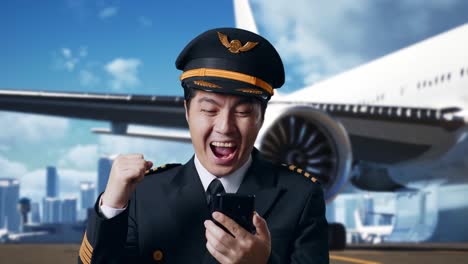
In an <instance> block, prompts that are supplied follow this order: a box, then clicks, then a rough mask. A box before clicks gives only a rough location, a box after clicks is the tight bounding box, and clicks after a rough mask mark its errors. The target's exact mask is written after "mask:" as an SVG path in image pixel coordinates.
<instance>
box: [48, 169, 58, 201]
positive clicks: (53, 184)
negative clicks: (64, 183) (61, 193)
mask: <svg viewBox="0 0 468 264" xmlns="http://www.w3.org/2000/svg"><path fill="white" fill-rule="evenodd" d="M46 189H47V190H46V191H47V192H46V197H57V196H58V175H57V169H56V168H55V167H53V166H48V167H47V183H46Z"/></svg>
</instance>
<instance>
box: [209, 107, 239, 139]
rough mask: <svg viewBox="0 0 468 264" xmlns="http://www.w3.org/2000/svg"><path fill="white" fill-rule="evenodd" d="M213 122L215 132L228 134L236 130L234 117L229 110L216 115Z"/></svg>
mask: <svg viewBox="0 0 468 264" xmlns="http://www.w3.org/2000/svg"><path fill="white" fill-rule="evenodd" d="M215 122H216V123H215V127H214V130H215V132H217V133H220V134H224V135H229V134H231V133H233V132H234V131H235V130H236V122H235V117H234V116H233V115H232V114H231V113H229V111H224V112H223V113H222V114H220V115H218V116H217V118H216V121H215Z"/></svg>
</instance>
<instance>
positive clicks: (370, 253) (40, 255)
mask: <svg viewBox="0 0 468 264" xmlns="http://www.w3.org/2000/svg"><path fill="white" fill-rule="evenodd" d="M78 249H79V245H76V244H60V245H54V244H0V262H1V263H12V264H29V263H49V264H59V263H60V264H63V263H77V254H78ZM467 259H468V244H420V245H414V244H394V245H385V246H362V245H361V246H349V247H348V248H347V249H346V250H344V251H331V252H330V263H332V264H350V263H351V264H384V263H385V264H387V263H399V264H405V263H426V264H432V263H444V264H449V263H450V264H452V263H454V264H456V263H466V260H467Z"/></svg>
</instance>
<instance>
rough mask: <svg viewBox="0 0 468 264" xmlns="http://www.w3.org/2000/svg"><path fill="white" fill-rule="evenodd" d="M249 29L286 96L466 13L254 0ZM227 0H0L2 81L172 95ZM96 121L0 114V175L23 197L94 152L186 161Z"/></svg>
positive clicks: (464, 5) (226, 22)
mask: <svg viewBox="0 0 468 264" xmlns="http://www.w3.org/2000/svg"><path fill="white" fill-rule="evenodd" d="M252 9H253V12H254V16H255V18H256V21H257V24H258V27H259V31H260V33H261V34H262V35H264V36H265V37H266V38H268V39H270V40H271V42H272V43H273V44H274V45H275V46H276V47H277V48H278V50H279V52H280V54H281V56H282V57H283V60H284V62H285V66H286V72H287V73H286V76H287V79H286V80H287V81H286V85H285V86H284V87H283V88H282V89H281V91H282V92H284V93H288V92H292V91H295V90H298V89H300V88H301V87H303V86H304V85H309V84H313V83H314V82H316V81H318V80H321V79H324V78H327V77H331V76H333V75H334V74H337V73H339V72H341V71H344V70H346V69H350V68H352V67H354V66H357V65H359V64H361V63H364V62H367V61H369V60H372V59H375V58H378V57H380V56H383V55H385V54H387V53H390V52H393V51H396V50H398V49H400V48H402V47H405V46H407V45H411V44H413V43H415V42H418V41H420V40H423V39H425V38H428V37H430V36H433V35H436V34H438V33H441V32H443V31H446V30H448V29H451V28H453V27H456V26H459V25H462V24H464V23H466V22H467V21H468V2H467V1H462V0H445V1H435V0H412V1H393V0H387V1H385V0H380V1H370V0H368V1H365V0H359V1H351V0H349V1H346V0H342V1H311V0H288V1H272V0H254V1H252ZM234 25H235V24H234V16H233V7H232V3H231V2H230V1H202V2H200V1H188V0H186V1H149V0H148V1H138V4H134V3H133V2H131V1H107V0H98V1H94V0H64V1H27V0H19V1H15V0H7V1H1V2H0V38H1V39H2V41H0V58H1V60H0V89H25V90H50V91H74V92H105V93H125V94H127V93H132V94H156V95H181V94H182V89H181V88H180V86H179V83H178V77H179V75H180V72H178V71H177V70H176V69H175V66H174V62H175V59H176V57H177V55H178V53H179V52H180V51H181V49H182V48H183V47H184V45H185V44H186V43H187V42H188V41H189V40H190V39H192V38H193V37H195V36H196V35H198V34H199V33H201V32H203V31H205V30H207V29H210V28H215V27H225V26H234ZM108 126H109V124H107V123H104V122H94V121H84V120H71V119H64V118H53V117H47V116H38V115H29V114H18V113H9V112H0V167H1V168H2V169H1V170H0V177H17V178H19V179H20V180H21V195H22V196H29V197H32V198H33V199H34V200H36V201H38V200H39V199H40V197H42V196H43V195H44V193H45V189H44V186H45V167H46V166H49V165H53V166H57V167H58V172H59V174H60V176H61V177H60V184H61V186H60V195H61V196H62V197H65V196H71V195H75V196H76V195H77V191H78V188H79V185H78V184H79V182H80V181H82V180H95V178H96V165H97V159H98V158H99V157H100V156H102V155H109V154H114V153H129V152H132V153H134V152H140V153H144V154H145V156H146V157H147V158H148V159H151V160H153V161H154V162H155V164H160V163H167V162H185V161H186V160H187V159H188V158H189V157H190V156H191V155H192V152H193V150H192V148H191V146H190V145H188V144H175V143H168V142H162V141H157V140H148V139H127V138H121V137H116V136H98V135H95V134H92V133H90V129H91V128H93V127H108Z"/></svg>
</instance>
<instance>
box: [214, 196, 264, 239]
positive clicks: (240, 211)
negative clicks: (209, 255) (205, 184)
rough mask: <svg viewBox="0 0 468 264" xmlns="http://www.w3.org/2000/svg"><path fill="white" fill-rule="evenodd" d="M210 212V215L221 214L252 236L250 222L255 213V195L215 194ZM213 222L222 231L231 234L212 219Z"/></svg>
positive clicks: (251, 224)
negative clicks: (216, 212)
mask: <svg viewBox="0 0 468 264" xmlns="http://www.w3.org/2000/svg"><path fill="white" fill-rule="evenodd" d="M210 211H211V213H213V212H215V211H218V212H221V213H223V214H225V215H227V216H228V217H230V218H231V219H233V220H234V221H235V222H236V223H238V224H239V225H240V226H242V227H243V228H244V229H245V230H247V231H248V232H250V233H252V234H254V233H255V226H254V225H253V222H252V218H253V214H254V211H255V195H241V194H234V193H223V194H217V195H215V196H214V197H213V202H212V203H211V208H210ZM213 222H214V223H216V224H217V225H218V226H220V227H221V228H223V229H224V231H226V232H228V233H229V234H231V232H229V231H228V230H227V229H226V228H225V227H224V226H222V225H221V224H219V223H218V222H217V221H215V220H214V219H213ZM231 235H232V234H231ZM232 236H234V235H232Z"/></svg>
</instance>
